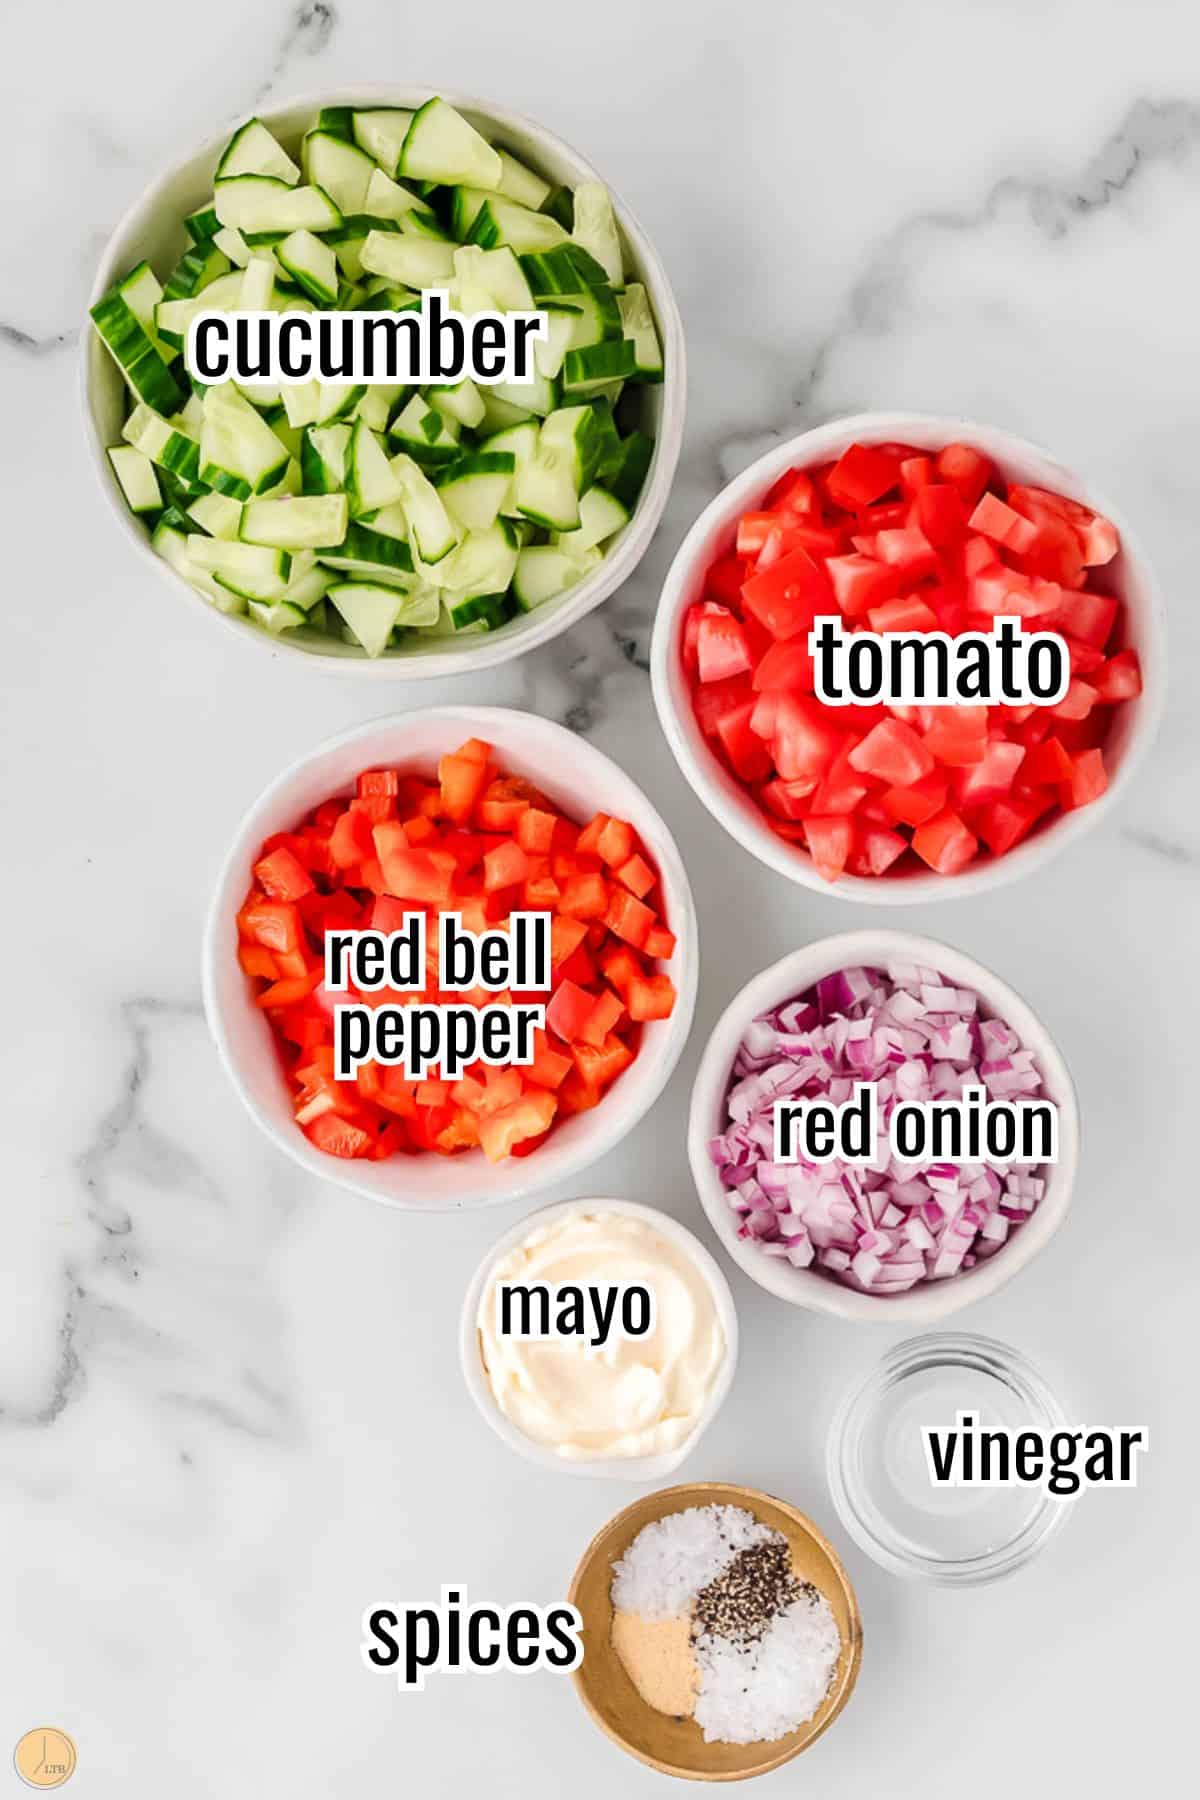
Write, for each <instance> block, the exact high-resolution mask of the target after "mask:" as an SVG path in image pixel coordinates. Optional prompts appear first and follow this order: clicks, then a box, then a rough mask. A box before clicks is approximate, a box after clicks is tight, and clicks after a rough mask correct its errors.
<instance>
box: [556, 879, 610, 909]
mask: <svg viewBox="0 0 1200 1800" xmlns="http://www.w3.org/2000/svg"><path fill="white" fill-rule="evenodd" d="M608 902H609V886H608V883H607V882H606V881H605V879H604V877H603V875H586V874H585V875H573V876H572V877H571V879H570V880H569V881H568V882H567V884H566V886H565V888H564V889H563V896H562V899H561V900H560V901H559V903H558V910H559V912H560V913H563V914H565V916H566V917H567V918H569V919H602V918H603V917H604V915H605V913H606V912H607V911H608Z"/></svg>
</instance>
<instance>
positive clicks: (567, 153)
mask: <svg viewBox="0 0 1200 1800" xmlns="http://www.w3.org/2000/svg"><path fill="white" fill-rule="evenodd" d="M434 91H435V90H434V89H432V88H427V87H418V86H411V87H404V86H392V85H391V84H388V85H372V84H371V83H363V84H361V85H358V86H354V87H346V88H338V89H336V90H333V91H331V92H328V93H321V94H313V95H308V96H305V97H303V98H301V99H298V100H291V101H289V102H288V103H287V104H286V105H283V106H274V107H271V108H270V109H268V110H267V111H264V112H260V113H259V114H258V115H257V116H258V117H259V118H260V119H261V120H262V122H263V124H264V125H266V126H267V127H268V129H269V130H271V131H273V132H275V133H276V134H277V135H278V136H279V137H281V138H282V139H283V140H284V142H285V144H286V145H288V146H289V147H291V148H294V147H295V145H296V143H297V142H298V140H299V138H300V136H301V135H302V134H303V132H304V131H305V130H306V129H307V128H308V126H309V125H311V124H312V122H313V120H314V119H315V118H316V115H317V113H318V112H319V110H320V109H321V107H323V106H401V107H410V108H415V107H418V106H420V105H421V104H422V103H423V102H424V101H425V100H428V99H429V97H430V95H431V94H432V93H433V92H434ZM436 91H437V92H438V93H440V94H441V95H442V97H443V98H444V99H445V100H448V101H449V102H450V104H451V105H452V106H455V107H457V108H458V110H459V111H460V112H461V113H463V114H464V115H465V117H466V118H468V119H469V120H470V121H471V123H472V124H473V125H475V126H477V127H478V129H479V130H480V131H482V132H484V133H485V134H486V135H487V137H488V138H489V139H490V140H491V141H492V142H494V143H496V144H499V145H501V146H502V147H503V148H504V149H507V150H509V151H511V152H512V154H513V155H514V156H518V157H520V158H521V160H522V161H523V162H526V163H528V164H529V165H530V166H531V167H533V168H535V169H537V170H538V171H539V173H541V174H543V175H544V176H545V177H546V178H547V179H548V180H552V181H555V182H562V183H566V184H568V185H570V186H575V185H576V184H577V183H579V182H581V181H599V180H601V179H602V177H601V176H600V175H598V174H597V173H596V171H595V170H594V169H593V168H592V167H591V165H590V163H587V162H585V161H584V159H583V157H581V156H580V155H579V154H578V152H577V151H575V150H572V149H571V147H570V146H569V145H568V144H564V143H563V141H562V140H561V138H557V137H555V136H554V134H553V133H552V132H549V131H546V130H544V129H543V127H542V126H540V125H537V124H535V123H534V122H533V120H532V119H526V118H524V117H522V115H521V114H520V113H514V112H508V111H506V110H505V109H503V108H501V107H498V106H493V105H492V104H491V103H490V101H484V100H477V99H474V98H472V96H471V95H469V94H459V93H455V92H453V91H451V90H450V89H447V88H439V89H437V90H436ZM240 123H241V119H240V118H238V119H233V120H230V121H228V122H227V123H226V124H225V125H224V126H222V128H221V129H220V130H219V131H217V132H215V133H214V134H213V135H212V136H211V137H208V138H206V140H205V141H204V143H203V144H201V145H199V146H197V147H195V148H193V149H192V150H190V151H189V152H188V153H187V154H186V155H184V156H181V157H180V158H179V160H178V161H177V162H174V163H172V164H171V166H170V167H169V168H167V169H166V170H164V172H163V173H162V174H161V175H160V176H159V177H158V179H157V180H156V181H153V182H152V183H151V184H150V186H149V187H148V188H147V189H146V190H145V192H144V193H143V194H142V195H141V197H140V198H139V199H138V200H136V201H135V202H134V204H133V205H132V206H131V207H130V209H129V211H128V212H127V213H126V214H125V217H124V218H123V219H122V220H121V222H120V224H119V225H118V226H117V228H116V230H115V231H114V232H113V234H112V236H111V238H110V239H109V241H108V244H107V245H106V247H105V250H104V254H103V256H102V257H101V259H100V266H99V268H98V269H97V271H96V279H95V282H94V283H93V286H92V292H91V294H90V296H89V298H88V305H89V306H93V305H94V304H95V302H96V301H97V300H98V299H99V298H100V296H101V295H102V294H103V293H105V292H107V290H108V289H109V288H110V287H111V286H112V284H113V282H114V281H115V280H116V279H117V278H118V277H119V276H120V275H121V274H122V273H124V271H125V270H126V269H129V268H131V267H132V266H133V265H134V264H135V263H136V262H138V261H139V260H140V259H141V258H142V257H145V258H147V259H148V261H149V262H150V263H151V265H152V266H153V267H154V269H155V270H156V271H157V273H158V274H159V276H160V278H162V277H165V275H166V274H167V273H168V272H169V271H170V269H171V268H173V267H174V265H175V263H176V262H177V261H178V259H179V257H180V256H181V255H182V254H183V252H184V250H185V249H186V248H187V236H186V233H185V231H184V228H183V219H184V216H185V214H187V213H188V212H191V211H192V210H193V209H194V208H195V207H197V206H199V205H200V204H201V203H202V202H203V201H204V200H205V199H206V198H207V197H208V196H209V195H210V194H211V192H212V177H213V171H214V169H215V168H216V165H217V160H218V158H219V156H220V154H221V151H222V149H223V148H224V146H225V144H226V143H227V142H228V139H229V136H230V133H231V132H232V131H233V130H234V128H235V127H236V125H238V124H240ZM613 210H614V212H615V214H616V219H617V224H618V226H619V228H620V232H621V236H622V241H623V244H624V248H625V253H626V257H627V259H628V264H629V266H630V267H632V268H633V269H634V270H635V271H636V274H637V276H638V279H639V280H640V281H641V282H642V283H643V284H644V285H645V287H646V290H647V292H648V293H649V295H650V299H651V301H652V303H653V306H654V311H655V315H656V317H657V319H658V324H659V328H660V331H661V335H662V344H663V361H664V369H663V381H662V384H661V385H658V386H646V387H644V388H642V389H641V405H642V408H643V413H642V418H641V421H640V423H641V424H642V425H643V426H644V428H645V429H646V430H647V431H649V432H650V433H651V435H652V436H653V437H654V440H655V446H654V456H653V459H652V461H651V464H650V469H649V471H648V473H647V476H646V480H645V484H644V486H643V488H642V492H641V495H640V496H639V498H638V503H637V506H636V508H635V510H634V514H633V517H632V518H631V520H630V522H629V524H628V525H627V526H626V527H625V528H624V530H623V531H622V532H621V533H620V534H619V535H618V536H617V537H615V538H613V539H612V541H611V544H610V547H609V551H608V554H607V555H606V557H605V558H604V561H603V562H602V563H601V564H600V565H599V566H598V567H597V568H596V569H595V570H594V571H593V572H592V573H591V574H590V575H589V576H588V577H587V578H586V580H584V581H581V582H580V583H579V585H578V587H575V588H573V589H572V590H571V591H570V593H569V594H568V595H567V596H566V597H565V599H563V600H559V601H550V602H549V603H547V605H545V606H542V607H539V608H537V610H536V611H534V612H532V613H528V614H525V615H523V616H522V617H521V618H519V619H513V620H511V621H510V622H509V623H508V624H507V625H505V626H504V627H503V628H502V629H501V630H499V631H496V632H490V633H488V634H486V635H482V634H478V635H477V634H475V633H469V634H468V635H467V636H465V637H463V638H461V639H458V640H454V639H450V640H445V639H435V640H433V641H432V642H431V643H430V644H428V645H425V644H420V643H419V644H417V645H416V647H415V648H414V649H411V650H409V649H406V650H405V651H403V652H399V651H397V652H395V653H393V654H390V655H385V656H382V657H378V658H374V659H372V658H370V657H367V656H364V655H363V654H362V653H361V652H359V651H357V650H356V649H354V647H353V646H351V645H348V644H340V643H335V642H333V641H332V640H330V641H326V640H324V639H320V638H318V636H317V634H316V633H314V634H313V635H312V636H311V637H310V638H308V639H307V640H306V639H305V638H303V637H294V636H286V635H285V636H283V637H274V636H272V635H271V634H270V633H269V632H266V631H263V630H262V629H261V628H259V627H258V626H255V625H252V624H250V623H248V622H247V621H246V620H245V619H242V618H237V617H227V616H226V615H224V614H222V613H218V612H216V611H215V610H214V609H213V608H212V607H211V606H210V605H209V604H208V602H207V601H206V600H205V599H204V598H203V596H202V595H201V594H198V593H197V592H196V590H195V589H194V588H192V587H189V585H188V583H187V582H186V581H184V580H183V578H182V576H180V575H177V574H176V573H175V571H174V570H173V569H171V568H169V567H168V565H167V564H166V563H165V562H163V560H162V558H161V557H159V556H156V555H155V554H154V552H153V551H152V550H151V548H150V540H149V537H148V535H147V533H146V530H145V528H144V526H143V525H141V524H140V523H139V521H138V520H137V519H136V518H135V517H134V515H133V514H132V513H131V512H130V511H129V508H128V507H127V506H126V504H125V501H124V499H123V498H122V495H121V492H120V489H119V488H118V486H117V483H116V481H115V479H114V477H113V473H112V469H111V467H110V466H109V462H108V458H107V456H106V455H105V449H106V447H107V446H108V445H110V444H115V443H119V442H120V441H121V424H122V421H123V419H124V416H125V392H124V386H123V383H122V381H121V377H120V374H119V372H118V370H117V367H116V364H115V363H114V362H113V360H112V358H111V356H109V354H108V352H107V351H106V350H105V348H104V346H103V345H102V344H101V342H100V340H99V338H98V337H97V335H96V333H95V332H94V331H93V330H92V329H91V326H90V323H89V324H88V325H86V326H85V329H84V332H83V339H82V361H81V379H82V388H83V409H84V430H85V434H86V437H87V442H88V446H89V449H90V451H91V457H92V462H93V463H94V465H95V468H96V473H97V476H98V478H99V480H100V483H101V486H102V487H103V489H104V491H105V493H106V494H107V496H108V498H109V501H110V502H111V504H112V508H113V511H114V513H115V515H116V517H117V519H118V521H119V523H120V528H121V530H122V531H123V532H124V534H125V536H126V538H127V539H128V541H129V542H130V543H131V544H132V545H133V547H134V548H135V550H136V551H137V553H138V555H139V556H141V557H143V558H144V559H145V560H146V561H147V562H148V563H149V564H150V565H151V566H152V567H153V568H155V569H156V570H158V571H159V573H160V575H161V577H162V579H163V580H164V581H167V582H169V583H170V585H171V586H172V588H173V589H174V590H175V591H176V593H178V594H179V595H180V596H181V597H182V598H183V599H185V600H190V601H191V602H192V603H193V604H194V605H195V606H198V607H200V608H202V609H203V611H204V612H206V613H207V614H208V615H209V616H210V617H211V618H212V619H213V620H214V621H215V622H216V624H217V625H219V626H221V627H223V628H226V629H233V630H234V631H235V633H236V635H237V636H238V637H240V638H241V640H242V641H243V642H244V643H247V644H257V645H258V646H259V648H260V649H262V650H265V651H267V652H268V653H270V654H271V655H273V656H285V657H287V658H288V660H289V661H290V662H292V663H297V664H303V662H305V661H307V663H308V664H309V666H310V667H313V668H316V669H318V670H325V671H326V672H328V671H329V670H334V671H335V672H336V673H338V674H345V675H354V676H360V677H362V678H363V679H365V680H371V681H397V680H400V681H417V680H426V679H432V678H435V677H441V676H445V675H461V674H465V673H467V672H468V671H471V670H476V669H490V668H494V667H496V665H497V664H499V663H504V662H508V661H509V660H510V659H511V658H512V657H514V656H520V655H522V654H523V652H524V651H526V650H531V649H533V647H534V645H536V644H544V643H545V642H546V641H547V640H548V639H549V638H554V637H557V636H558V635H559V633H560V632H562V631H565V630H566V629H567V627H568V626H569V625H573V624H575V622H576V620H578V619H582V618H583V617H584V615H585V614H586V613H589V612H591V611H592V608H593V607H596V606H599V604H600V602H601V601H602V600H606V599H607V598H608V596H609V595H610V594H611V593H613V592H614V591H615V590H616V589H617V588H618V587H620V585H621V583H622V582H623V581H627V580H628V579H629V577H630V575H632V573H633V571H634V569H635V568H636V567H637V565H638V563H639V562H640V561H641V559H642V557H643V556H644V555H645V552H646V550H647V548H648V546H649V543H650V540H651V538H652V537H653V536H654V532H655V530H656V528H657V526H658V522H659V520H660V518H661V517H662V512H663V508H664V506H665V505H666V502H667V495H668V493H669V492H670V487H671V482H672V480H673V478H674V475H675V465H676V463H677V462H678V461H679V449H680V445H681V443H682V441H683V419H684V411H685V407H686V400H687V377H686V368H685V358H684V344H683V325H682V322H681V320H680V317H679V308H678V307H677V305H676V304H675V296H674V294H673V293H672V292H671V285H670V282H669V281H668V280H667V274H666V270H665V269H664V268H663V265H662V263H661V262H660V260H659V258H658V254H657V252H656V251H655V249H654V247H653V245H652V244H651V243H650V240H649V238H648V237H647V236H646V234H645V232H644V231H643V230H642V227H641V226H640V225H639V224H638V222H637V220H636V218H635V217H634V215H633V214H632V213H631V212H630V210H629V208H628V207H627V206H626V205H625V204H624V203H623V202H622V201H621V200H620V199H619V198H618V197H617V196H616V195H615V194H614V195H613Z"/></svg>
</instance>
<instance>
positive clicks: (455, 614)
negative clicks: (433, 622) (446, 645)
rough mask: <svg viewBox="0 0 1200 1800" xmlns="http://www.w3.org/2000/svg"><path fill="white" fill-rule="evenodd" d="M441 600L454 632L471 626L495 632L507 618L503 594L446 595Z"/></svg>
mask: <svg viewBox="0 0 1200 1800" xmlns="http://www.w3.org/2000/svg"><path fill="white" fill-rule="evenodd" d="M442 599H443V601H444V602H445V606H446V612H447V615H448V616H449V618H450V621H451V623H452V624H453V626H454V629H455V631H462V630H463V629H464V628H466V629H470V628H471V627H472V626H482V627H483V629H484V630H485V631H495V630H497V629H498V628H499V627H500V626H501V625H503V624H504V623H505V621H506V620H507V618H508V612H507V609H506V607H505V604H504V595H503V593H496V594H452V593H446V594H443V596H442Z"/></svg>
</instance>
